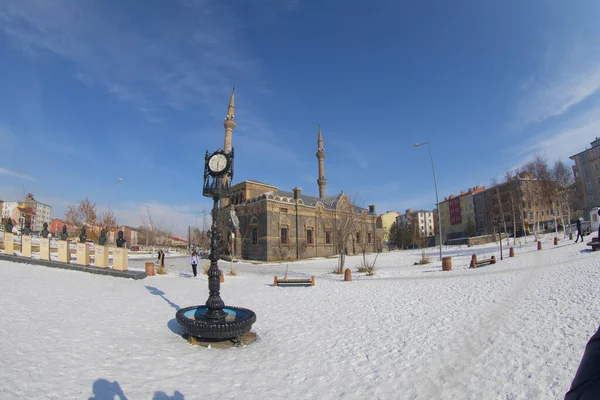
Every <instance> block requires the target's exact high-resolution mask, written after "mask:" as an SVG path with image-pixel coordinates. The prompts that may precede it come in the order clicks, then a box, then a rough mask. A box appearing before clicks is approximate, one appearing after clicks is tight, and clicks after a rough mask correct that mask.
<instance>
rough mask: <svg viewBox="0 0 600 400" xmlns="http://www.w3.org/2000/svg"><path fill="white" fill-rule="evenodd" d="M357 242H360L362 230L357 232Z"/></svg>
mask: <svg viewBox="0 0 600 400" xmlns="http://www.w3.org/2000/svg"><path fill="white" fill-rule="evenodd" d="M356 243H360V232H356Z"/></svg>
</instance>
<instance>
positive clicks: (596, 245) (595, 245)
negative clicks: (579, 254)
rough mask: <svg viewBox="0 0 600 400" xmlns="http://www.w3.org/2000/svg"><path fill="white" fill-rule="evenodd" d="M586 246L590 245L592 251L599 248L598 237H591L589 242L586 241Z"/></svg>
mask: <svg viewBox="0 0 600 400" xmlns="http://www.w3.org/2000/svg"><path fill="white" fill-rule="evenodd" d="M586 245H588V246H592V251H596V250H598V249H600V239H599V238H597V237H593V238H592V241H591V242H588V243H586Z"/></svg>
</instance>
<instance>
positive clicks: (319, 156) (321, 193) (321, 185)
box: [317, 124, 327, 199]
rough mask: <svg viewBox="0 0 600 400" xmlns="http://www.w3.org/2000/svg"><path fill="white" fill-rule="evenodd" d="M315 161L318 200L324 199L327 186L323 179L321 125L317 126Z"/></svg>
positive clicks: (323, 156)
mask: <svg viewBox="0 0 600 400" xmlns="http://www.w3.org/2000/svg"><path fill="white" fill-rule="evenodd" d="M317 145H318V149H317V159H318V160H319V179H317V184H318V185H319V198H321V199H322V198H323V197H325V186H326V185H327V179H325V149H324V148H323V135H322V134H321V124H319V139H318V140H317Z"/></svg>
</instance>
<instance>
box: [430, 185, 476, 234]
mask: <svg viewBox="0 0 600 400" xmlns="http://www.w3.org/2000/svg"><path fill="white" fill-rule="evenodd" d="M484 190H485V186H483V187H479V186H475V187H473V188H469V189H468V190H467V191H466V192H464V191H461V192H460V194H459V195H456V196H454V195H450V196H448V197H446V198H444V201H441V202H440V204H439V209H440V223H441V225H442V226H441V228H442V242H443V243H446V242H447V241H448V240H452V239H458V238H462V237H465V236H466V234H465V227H466V225H467V223H468V221H469V220H470V219H471V220H473V222H474V223H475V224H477V222H476V214H475V203H474V201H473V197H474V195H476V194H477V193H480V192H483V191H484Z"/></svg>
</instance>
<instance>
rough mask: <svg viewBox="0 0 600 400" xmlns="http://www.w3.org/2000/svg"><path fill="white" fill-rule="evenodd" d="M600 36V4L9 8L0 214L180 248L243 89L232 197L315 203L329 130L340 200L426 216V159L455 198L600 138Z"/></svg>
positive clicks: (69, 3)
mask: <svg viewBox="0 0 600 400" xmlns="http://www.w3.org/2000/svg"><path fill="white" fill-rule="evenodd" d="M599 19H600V2H598V1H595V0H588V1H578V2H567V1H554V0H532V1H527V2H523V1H512V0H511V1H502V2H500V1H498V2H494V3H493V4H492V2H482V1H475V0H473V1H459V2H439V1H422V2H413V1H411V2H408V1H387V0H378V1H375V2H353V1H350V2H348V1H302V0H256V1H233V0H229V1H228V0H221V1H210V0H169V1H167V0H147V1H134V0H127V1H121V2H107V1H104V2H103V1H91V0H53V1H47V0H4V1H3V2H2V3H1V4H0V57H1V60H2V62H0V74H1V76H2V79H0V143H1V144H2V149H3V151H2V157H1V161H0V198H2V199H4V200H14V199H16V198H18V197H20V198H22V197H23V191H24V190H25V191H29V192H32V193H34V194H35V196H36V198H38V199H39V200H40V201H43V202H46V203H50V204H52V205H53V206H54V209H53V213H54V215H55V216H57V217H61V216H62V215H63V212H64V208H65V206H66V205H68V204H73V203H75V202H77V201H78V200H80V199H82V198H83V197H85V196H88V197H89V198H90V199H91V200H92V201H95V202H96V203H97V205H98V207H99V208H100V209H101V210H102V209H107V208H108V207H109V204H110V206H111V208H112V209H113V210H114V211H115V212H116V214H117V217H118V219H119V221H120V222H121V223H128V224H134V225H137V224H139V223H141V222H142V217H143V215H144V214H146V212H147V209H148V208H149V209H150V210H151V213H152V214H153V217H154V218H155V219H156V220H159V221H162V222H163V223H164V224H165V225H167V226H170V227H171V228H172V230H173V231H175V232H179V233H181V232H183V231H185V227H186V226H187V225H188V224H191V225H194V224H196V220H197V219H201V218H202V217H201V216H200V217H198V213H200V212H202V211H203V210H205V209H207V208H208V207H209V201H208V199H206V198H203V197H202V195H201V184H202V168H203V157H204V153H205V152H206V150H211V151H212V150H215V149H217V148H219V147H222V146H223V118H224V116H225V114H226V111H227V103H228V100H229V95H230V92H231V88H232V86H233V85H235V86H236V120H237V128H236V130H235V131H234V135H233V145H234V147H235V149H236V171H235V177H234V181H236V182H240V181H242V180H244V179H255V180H260V181H264V182H268V183H271V184H273V185H276V186H278V187H280V188H281V189H283V190H291V189H292V188H293V187H295V186H300V187H302V188H303V191H304V193H306V194H312V195H317V194H318V187H317V184H316V179H317V159H316V157H315V152H316V141H317V127H318V124H319V123H320V124H321V127H322V130H323V138H324V144H325V150H326V152H327V157H326V159H325V175H326V178H327V180H328V184H327V192H328V194H334V193H336V192H339V191H341V190H343V191H344V192H346V193H350V194H351V195H353V196H355V197H356V198H358V199H359V200H360V201H361V202H362V203H363V204H364V205H367V204H376V205H377V209H378V211H379V212H384V211H386V210H397V211H404V210H405V209H406V208H409V207H412V208H427V209H431V208H433V207H434V205H435V194H434V190H433V180H432V174H431V166H430V161H429V155H428V152H427V149H426V148H413V146H412V145H413V143H415V142H422V141H429V142H430V143H431V145H432V150H433V157H434V161H435V167H436V173H437V178H438V187H439V192H440V197H442V198H443V197H445V196H447V195H449V194H451V193H456V192H460V191H461V190H463V189H467V188H469V187H473V186H476V185H488V184H489V182H490V180H491V179H492V178H495V177H500V176H501V175H502V174H503V173H504V172H505V171H506V170H508V169H509V168H514V167H516V166H518V165H520V164H521V163H522V162H524V161H525V160H527V158H528V157H530V156H531V155H532V154H533V153H535V152H540V151H541V152H545V153H546V155H547V156H548V158H549V159H550V160H556V159H558V158H562V159H563V160H564V161H568V162H569V165H570V160H568V157H569V156H570V155H572V154H575V153H577V152H579V151H582V150H583V149H585V148H586V146H589V142H590V141H591V140H593V138H594V137H595V136H600V95H599V93H598V92H599V91H598V89H600V24H598V22H597V21H598V20H599ZM118 178H123V182H121V183H119V184H115V183H114V182H115V181H116V180H117V179H118Z"/></svg>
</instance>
